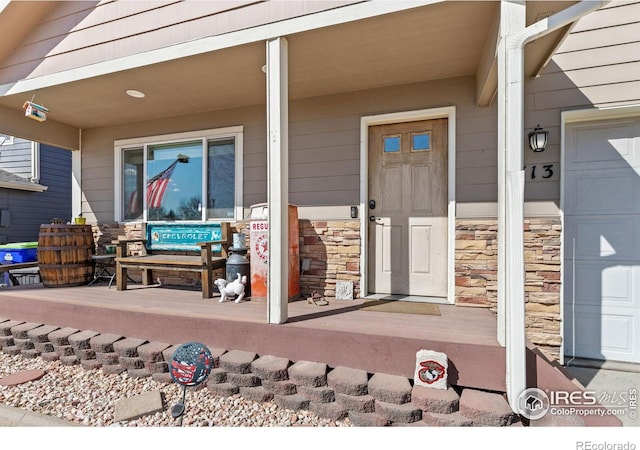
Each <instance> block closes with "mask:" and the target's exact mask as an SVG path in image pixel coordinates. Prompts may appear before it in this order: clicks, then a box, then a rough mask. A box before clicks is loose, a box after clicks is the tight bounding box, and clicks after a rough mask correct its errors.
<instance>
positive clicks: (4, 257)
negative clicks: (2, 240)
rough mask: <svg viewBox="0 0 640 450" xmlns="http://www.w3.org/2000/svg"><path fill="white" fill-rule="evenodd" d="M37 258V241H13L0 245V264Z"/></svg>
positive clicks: (31, 260) (30, 260)
mask: <svg viewBox="0 0 640 450" xmlns="http://www.w3.org/2000/svg"><path fill="white" fill-rule="evenodd" d="M37 260H38V242H15V243H13V244H5V245H0V264H14V263H23V262H34V261H37Z"/></svg>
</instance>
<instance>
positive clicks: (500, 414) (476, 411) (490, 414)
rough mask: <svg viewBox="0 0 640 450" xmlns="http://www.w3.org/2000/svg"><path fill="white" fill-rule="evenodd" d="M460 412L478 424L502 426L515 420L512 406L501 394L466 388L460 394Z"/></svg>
mask: <svg viewBox="0 0 640 450" xmlns="http://www.w3.org/2000/svg"><path fill="white" fill-rule="evenodd" d="M460 414H462V415H463V416H465V417H467V418H469V419H471V420H473V424H474V425H476V426H494V427H501V426H506V425H510V424H511V423H512V422H513V421H514V418H515V416H514V414H513V411H512V410H511V407H510V406H509V404H508V403H507V401H506V400H505V399H504V397H503V396H502V395H501V394H496V393H492V392H484V391H479V390H477V389H464V390H463V391H462V395H461V396H460Z"/></svg>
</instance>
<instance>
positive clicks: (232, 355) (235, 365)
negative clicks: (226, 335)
mask: <svg viewBox="0 0 640 450" xmlns="http://www.w3.org/2000/svg"><path fill="white" fill-rule="evenodd" d="M257 357H258V355H256V354H255V353H252V352H245V351H242V350H231V351H229V352H227V353H225V354H224V355H222V356H220V367H221V368H222V369H224V370H226V371H227V372H229V373H240V374H242V373H251V363H252V362H253V361H255V359H256V358H257Z"/></svg>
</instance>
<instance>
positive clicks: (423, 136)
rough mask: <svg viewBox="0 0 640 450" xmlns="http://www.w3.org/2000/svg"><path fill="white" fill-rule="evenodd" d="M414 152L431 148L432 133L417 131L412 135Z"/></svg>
mask: <svg viewBox="0 0 640 450" xmlns="http://www.w3.org/2000/svg"><path fill="white" fill-rule="evenodd" d="M411 149H412V150H413V151H414V152H422V151H426V150H431V133H429V132H426V133H415V134H414V135H413V136H412V148H411Z"/></svg>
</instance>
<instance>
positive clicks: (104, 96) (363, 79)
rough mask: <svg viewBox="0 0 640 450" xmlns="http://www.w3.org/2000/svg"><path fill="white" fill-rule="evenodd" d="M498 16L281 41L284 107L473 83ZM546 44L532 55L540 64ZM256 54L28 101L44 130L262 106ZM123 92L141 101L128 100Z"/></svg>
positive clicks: (416, 17) (407, 17)
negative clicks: (467, 79) (47, 122)
mask: <svg viewBox="0 0 640 450" xmlns="http://www.w3.org/2000/svg"><path fill="white" fill-rule="evenodd" d="M533 3H538V2H533ZM540 3H547V2H540ZM548 3H550V4H551V3H561V4H562V5H563V6H559V7H557V9H556V10H559V9H562V8H563V7H566V4H568V3H569V4H570V3H574V2H548ZM550 6H551V5H547V6H546V8H545V9H549V7H550ZM498 7H499V3H498V2H485V1H479V2H455V1H454V2H445V3H438V4H434V5H430V6H426V7H422V8H416V9H412V10H408V11H403V12H398V13H393V14H388V15H385V16H380V17H375V18H370V19H365V20H360V21H357V22H351V23H347V24H342V25H337V26H333V27H326V28H322V29H318V30H313V31H308V32H304V33H298V34H293V35H290V36H287V40H288V42H289V92H290V98H291V99H293V100H295V99H300V98H305V97H313V96H321V95H331V94H339V93H342V92H349V91H354V90H364V89H374V88H378V87H383V86H389V85H398V84H407V83H416V82H421V81H427V80H433V79H441V78H449V77H458V76H466V75H473V74H475V72H476V70H477V67H478V64H479V59H480V57H481V54H482V49H483V48H484V44H485V41H486V39H488V38H493V37H490V36H489V31H490V29H491V23H492V21H493V19H494V17H495V15H496V14H497V12H498ZM534 12H535V11H534V10H533V9H532V10H531V11H530V13H531V14H533V13H534ZM555 40H557V36H556V38H555ZM552 41H554V40H553V39H549V43H546V44H544V45H538V48H537V50H536V51H537V53H538V54H540V55H543V56H544V55H546V54H548V51H549V50H550V48H551V47H550V45H551V44H550V42H552ZM534 44H538V43H534ZM534 44H530V45H529V46H533V45H534ZM529 46H528V47H529ZM527 51H529V50H527ZM545 51H546V52H547V53H545ZM265 53H266V48H265V44H264V42H256V43H253V44H247V45H242V46H238V47H232V48H228V49H224V50H219V51H216V52H212V53H207V54H201V55H197V56H191V57H186V58H181V59H177V60H173V61H169V62H165V63H159V64H154V65H149V66H144V67H141V68H137V69H132V70H127V71H121V72H116V73H112V74H108V75H103V76H99V77H94V78H90V79H84V80H80V81H75V82H73V83H68V84H60V85H56V86H50V87H47V88H44V89H40V90H38V92H36V93H34V94H35V95H36V97H35V100H36V102H37V103H41V104H44V105H45V106H47V107H48V108H49V110H50V114H49V118H50V119H51V120H55V121H57V122H61V123H64V124H68V125H72V126H76V127H78V128H83V129H87V128H94V127H106V126H112V125H117V124H122V123H130V122H135V121H141V120H149V119H155V118H160V117H174V116H180V115H185V114H193V113H199V112H204V111H214V110H223V109H228V108H237V107H243V106H248V105H258V104H264V103H265V99H266V93H265V86H266V80H265V74H264V73H263V72H262V70H261V69H262V67H263V65H264V64H265ZM536 58H537V60H538V61H536V63H538V64H539V63H540V60H544V57H540V56H537V57H536ZM532 59H533V58H532ZM127 89H137V90H140V91H142V92H144V93H145V94H146V97H145V98H144V99H133V98H131V97H129V96H127V95H126V94H125V91H126V90H127ZM25 100H30V98H26V96H25V94H17V95H11V96H5V97H0V105H5V106H7V107H9V108H12V109H15V110H16V113H17V114H20V113H21V112H22V104H23V103H24V101H25Z"/></svg>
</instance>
